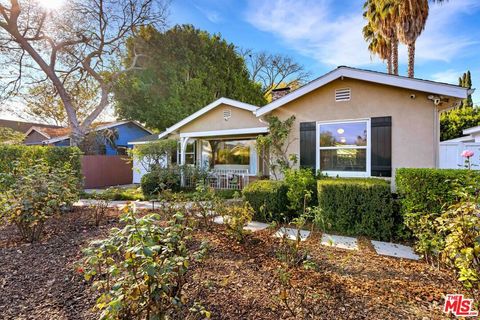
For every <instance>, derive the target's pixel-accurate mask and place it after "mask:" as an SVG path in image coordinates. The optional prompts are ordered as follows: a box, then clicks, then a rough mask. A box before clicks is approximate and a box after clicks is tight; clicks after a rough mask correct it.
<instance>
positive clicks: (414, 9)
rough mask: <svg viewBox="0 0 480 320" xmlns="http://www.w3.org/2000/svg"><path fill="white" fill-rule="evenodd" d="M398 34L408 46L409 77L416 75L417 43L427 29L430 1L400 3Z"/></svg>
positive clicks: (405, 1) (420, 0)
mask: <svg viewBox="0 0 480 320" xmlns="http://www.w3.org/2000/svg"><path fill="white" fill-rule="evenodd" d="M397 6H398V12H399V14H398V17H397V21H396V25H397V34H398V38H399V39H400V41H401V42H403V43H404V44H406V45H407V46H408V76H409V77H410V78H413V77H414V73H415V42H416V41H417V38H418V37H419V36H420V34H421V33H422V31H423V30H424V29H425V24H426V23H427V18H428V9H429V8H428V0H415V1H412V0H404V1H398V4H397Z"/></svg>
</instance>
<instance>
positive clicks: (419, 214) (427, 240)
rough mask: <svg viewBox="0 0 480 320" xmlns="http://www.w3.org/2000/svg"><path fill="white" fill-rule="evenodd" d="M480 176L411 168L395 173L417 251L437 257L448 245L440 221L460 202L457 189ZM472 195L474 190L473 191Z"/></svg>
mask: <svg viewBox="0 0 480 320" xmlns="http://www.w3.org/2000/svg"><path fill="white" fill-rule="evenodd" d="M479 178H480V175H479V174H478V173H477V172H475V171H471V170H457V169H411V168H402V169H397V171H396V185H397V192H398V195H399V199H400V203H401V212H402V215H403V219H404V221H405V225H406V226H407V227H408V228H409V229H410V230H411V231H412V233H413V235H414V236H415V237H416V238H417V240H418V241H417V246H416V249H417V250H418V251H419V252H420V253H423V254H425V255H426V257H427V258H428V257H429V256H435V257H437V256H438V254H439V253H440V251H441V250H443V248H444V246H445V239H444V238H445V236H444V234H442V233H441V232H438V222H437V218H438V217H440V215H441V213H442V211H443V210H444V209H446V208H448V207H449V206H451V205H453V204H455V203H457V202H458V201H459V197H458V194H457V193H456V192H454V191H455V190H457V189H458V188H462V187H465V186H467V185H474V184H476V183H478V182H479V181H480V179H479ZM471 191H472V192H473V189H471Z"/></svg>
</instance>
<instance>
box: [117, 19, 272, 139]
mask: <svg viewBox="0 0 480 320" xmlns="http://www.w3.org/2000/svg"><path fill="white" fill-rule="evenodd" d="M134 48H135V49H134ZM127 49H128V58H127V59H126V61H125V63H126V65H130V64H131V62H132V61H131V60H132V59H133V56H134V51H135V53H136V54H144V55H145V58H142V59H140V60H139V61H138V65H140V66H141V67H143V68H142V69H139V70H134V71H133V72H129V73H127V74H125V76H124V77H123V78H121V79H120V81H119V84H118V85H117V87H116V89H115V98H116V111H117V113H118V114H119V116H120V117H122V118H125V119H132V120H138V121H140V122H142V123H145V124H146V125H147V126H148V127H150V128H155V129H158V130H161V131H163V130H165V128H167V127H169V126H171V125H173V124H174V123H176V122H178V121H180V120H181V119H183V118H185V117H187V116H189V115H190V114H192V113H194V112H195V111H197V110H199V109H200V108H202V107H204V106H205V105H207V104H209V103H211V102H212V101H214V100H216V99H218V98H220V97H228V98H231V99H235V100H239V101H243V102H246V103H251V104H254V105H264V104H265V103H266V101H265V98H264V97H263V93H262V89H261V86H260V85H259V84H257V83H255V82H253V81H252V80H250V78H249V73H248V70H247V67H246V65H245V62H244V60H243V58H242V57H241V56H239V54H238V53H237V52H236V50H235V46H234V45H233V44H231V43H227V42H226V41H225V40H224V39H222V38H221V36H220V35H211V34H209V33H208V32H206V31H201V30H198V29H196V28H194V27H193V26H191V25H182V26H175V27H173V28H172V29H170V30H167V31H165V32H159V31H157V30H155V29H154V28H153V27H144V28H142V29H140V30H139V34H138V36H137V37H136V38H133V39H130V41H129V43H128V45H127Z"/></svg>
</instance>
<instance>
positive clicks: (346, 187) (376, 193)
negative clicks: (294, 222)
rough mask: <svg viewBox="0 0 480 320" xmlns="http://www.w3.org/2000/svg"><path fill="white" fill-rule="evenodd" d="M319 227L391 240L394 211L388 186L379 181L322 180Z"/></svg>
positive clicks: (319, 183) (387, 183)
mask: <svg viewBox="0 0 480 320" xmlns="http://www.w3.org/2000/svg"><path fill="white" fill-rule="evenodd" d="M318 207H319V209H320V211H318V210H317V212H319V213H321V217H319V218H317V221H322V227H323V228H325V229H326V230H328V231H329V230H332V231H336V232H340V233H344V234H348V235H355V236H358V235H364V236H369V237H372V238H374V239H378V240H390V239H391V238H392V237H393V236H394V227H395V226H394V222H395V214H396V213H395V211H394V210H393V209H394V206H393V198H392V194H391V191H390V183H389V182H388V181H385V180H381V179H373V178H369V179H347V178H336V179H322V180H319V181H318Z"/></svg>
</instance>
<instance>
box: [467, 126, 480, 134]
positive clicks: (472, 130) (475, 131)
mask: <svg viewBox="0 0 480 320" xmlns="http://www.w3.org/2000/svg"><path fill="white" fill-rule="evenodd" d="M479 131H480V126H476V127H471V128H468V129H465V130H463V134H472V133H477V132H479Z"/></svg>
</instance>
